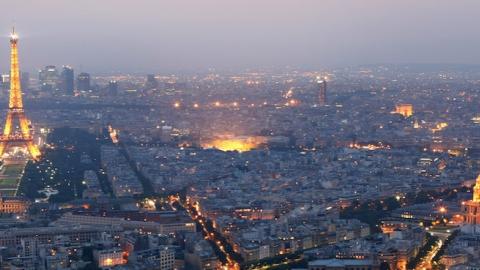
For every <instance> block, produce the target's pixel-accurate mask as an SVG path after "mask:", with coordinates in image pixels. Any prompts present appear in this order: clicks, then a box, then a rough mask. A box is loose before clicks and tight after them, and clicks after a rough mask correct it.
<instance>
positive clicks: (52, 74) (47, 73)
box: [38, 65, 58, 92]
mask: <svg viewBox="0 0 480 270" xmlns="http://www.w3.org/2000/svg"><path fill="white" fill-rule="evenodd" d="M38 79H39V81H40V87H41V90H42V91H46V92H51V91H53V90H57V88H58V71H57V67H55V66H53V65H49V66H46V67H45V68H43V69H41V70H40V71H39V72H38Z"/></svg>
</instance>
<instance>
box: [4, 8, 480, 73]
mask: <svg viewBox="0 0 480 270" xmlns="http://www.w3.org/2000/svg"><path fill="white" fill-rule="evenodd" d="M2 10H3V12H2V16H0V26H1V27H0V29H1V31H2V33H4V37H5V38H4V41H3V42H1V43H0V63H1V64H0V68H1V71H2V72H5V71H6V69H7V67H8V57H9V51H8V39H7V35H8V32H9V31H10V28H11V26H12V25H13V24H15V26H16V28H17V30H18V33H19V35H20V42H21V43H20V61H21V67H22V69H24V70H33V69H37V68H38V67H41V66H44V65H47V64H55V65H62V64H70V65H72V66H74V67H75V69H76V70H85V71H91V72H109V71H137V72H169V71H172V72H173V71H182V70H188V71H192V70H202V69H203V70H205V69H207V68H218V69H237V68H256V67H272V66H273V67H284V66H288V65H289V66H294V67H300V68H307V69H317V68H322V67H332V66H346V65H357V64H375V63H468V64H480V32H479V31H478V25H480V17H479V16H478V12H479V10H480V1H478V0H471V1H467V0H460V1H444V0H422V1H419V0H402V1H400V0H396V1H387V0H362V1H359V0H291V1H287V0H241V1H240V0H189V1H187V0H175V1H161V0H130V1H126V0H82V1H66V0H42V1H39V0H15V1H3V2H2Z"/></svg>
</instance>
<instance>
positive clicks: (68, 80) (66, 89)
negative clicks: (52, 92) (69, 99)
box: [60, 66, 75, 96]
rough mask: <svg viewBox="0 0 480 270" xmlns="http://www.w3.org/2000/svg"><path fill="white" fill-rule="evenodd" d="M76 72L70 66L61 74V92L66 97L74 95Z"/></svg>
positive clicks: (64, 67) (63, 69) (65, 67)
mask: <svg viewBox="0 0 480 270" xmlns="http://www.w3.org/2000/svg"><path fill="white" fill-rule="evenodd" d="M74 78H75V76H74V72H73V68H71V67H69V66H63V68H62V73H61V74H60V90H61V91H62V92H63V93H64V94H66V95H70V96H71V95H73V89H74Z"/></svg>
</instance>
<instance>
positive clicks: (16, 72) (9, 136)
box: [0, 29, 41, 160]
mask: <svg viewBox="0 0 480 270" xmlns="http://www.w3.org/2000/svg"><path fill="white" fill-rule="evenodd" d="M17 43H18V36H17V34H16V33H15V29H13V31H12V34H11V35H10V49H11V52H10V99H9V103H8V112H7V119H6V121H5V127H4V129H3V134H2V135H0V156H2V155H3V153H4V152H5V150H6V149H7V148H8V147H10V146H18V145H23V146H26V147H27V150H28V152H29V153H30V156H31V157H32V158H33V159H34V160H38V159H39V158H40V155H41V154H40V150H39V149H38V146H37V145H36V144H35V143H34V142H33V137H32V134H31V131H30V123H29V120H28V119H27V117H26V116H25V111H24V110H23V100H22V88H21V86H20V68H19V66H18V48H17ZM16 121H18V126H16V125H14V123H15V122H16Z"/></svg>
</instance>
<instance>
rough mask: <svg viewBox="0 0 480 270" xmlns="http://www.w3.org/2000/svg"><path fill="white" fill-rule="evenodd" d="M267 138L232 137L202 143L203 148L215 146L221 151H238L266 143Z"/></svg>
mask: <svg viewBox="0 0 480 270" xmlns="http://www.w3.org/2000/svg"><path fill="white" fill-rule="evenodd" d="M266 141H267V140H266V138H265V137H262V136H253V137H230V136H225V137H222V138H217V139H213V140H211V141H208V142H205V143H202V144H201V145H202V147H203V148H207V149H208V148H215V149H218V150H221V151H238V152H246V151H250V150H252V149H255V148H257V147H258V146H260V145H261V144H265V143H266Z"/></svg>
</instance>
